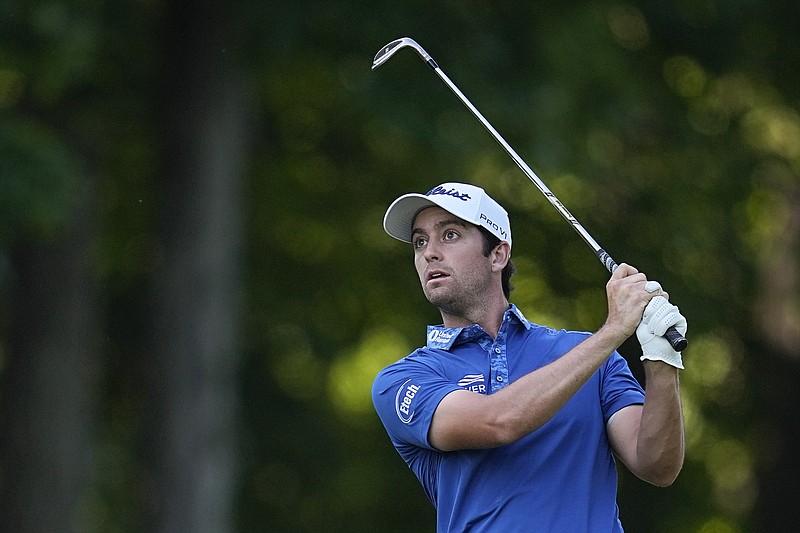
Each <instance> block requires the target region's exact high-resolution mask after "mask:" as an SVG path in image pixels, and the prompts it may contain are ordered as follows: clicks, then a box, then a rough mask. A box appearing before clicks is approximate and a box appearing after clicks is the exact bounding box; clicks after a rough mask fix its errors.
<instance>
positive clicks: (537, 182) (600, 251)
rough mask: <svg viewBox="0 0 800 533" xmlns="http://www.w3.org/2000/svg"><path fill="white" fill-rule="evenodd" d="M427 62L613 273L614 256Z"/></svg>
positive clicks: (433, 62) (458, 92) (438, 69)
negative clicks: (604, 248)
mask: <svg viewBox="0 0 800 533" xmlns="http://www.w3.org/2000/svg"><path fill="white" fill-rule="evenodd" d="M427 63H428V65H429V66H430V67H431V68H432V69H433V71H434V72H436V74H437V75H438V76H439V77H440V78H441V79H442V81H444V82H445V84H446V85H447V86H448V87H449V88H450V90H451V91H453V93H455V95H456V96H457V97H458V99H459V100H461V102H462V103H463V104H464V105H465V106H467V109H469V110H470V112H472V114H473V115H475V117H476V118H477V119H478V120H479V121H480V123H481V124H483V127H484V128H486V130H487V131H488V132H489V133H490V134H491V135H492V137H494V139H495V140H496V141H497V142H498V143H499V144H500V146H502V147H503V149H504V150H505V151H506V152H507V153H508V155H509V156H511V159H513V160H514V162H515V163H516V164H517V166H518V167H519V168H520V170H522V172H523V173H524V174H525V175H526V176H528V179H529V180H531V181H532V182H533V184H534V185H536V188H537V189H539V191H540V192H541V193H542V194H543V195H544V196H545V198H547V200H548V201H549V202H550V204H551V205H552V206H553V207H554V208H555V209H556V211H558V212H559V213H560V214H561V216H562V217H564V220H566V221H567V222H569V223H570V225H571V226H572V228H573V229H574V230H575V231H576V232H577V233H578V235H580V236H581V238H582V239H583V240H584V241H585V242H586V244H588V245H589V247H590V248H591V249H592V251H594V253H595V255H596V256H597V258H598V259H599V260H600V262H601V263H603V265H604V266H605V267H606V268H607V269H608V271H609V272H612V273H613V272H614V270H616V268H617V263H616V261H614V259H612V257H611V256H610V255H609V254H608V253H607V252H606V251H605V250H603V248H602V247H601V246H600V245H599V244H598V243H597V241H596V240H594V238H593V237H592V236H591V235H590V234H589V232H588V231H586V228H584V227H583V225H582V224H581V223H580V222H578V220H577V219H576V218H575V217H574V216H573V215H572V213H570V211H569V210H568V209H567V208H566V207H565V206H564V204H563V203H561V201H560V200H559V199H558V198H557V197H556V195H555V194H553V192H552V191H551V190H550V188H549V187H547V185H545V183H544V182H543V181H542V180H541V179H540V178H539V176H537V175H536V172H534V171H533V170H532V169H531V167H529V166H528V164H527V163H526V162H525V160H524V159H522V158H521V157H520V156H519V154H517V152H516V150H514V148H512V147H511V145H510V144H508V142H507V141H506V140H505V139H504V138H503V136H502V135H500V133H499V132H498V131H497V130H496V129H495V128H494V126H492V124H491V123H490V122H489V121H488V120H486V117H484V116H483V114H482V113H481V112H480V111H478V108H476V107H475V106H474V105H472V102H470V101H469V98H467V97H466V96H465V95H464V93H462V92H461V90H460V89H459V88H458V87H457V86H456V84H455V83H453V81H452V80H451V79H450V78H449V77H448V76H447V74H445V73H444V71H442V69H441V68H439V66H438V65H437V64H436V61H434V60H433V59H429V60H428V61H427Z"/></svg>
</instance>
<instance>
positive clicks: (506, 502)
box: [372, 183, 686, 533]
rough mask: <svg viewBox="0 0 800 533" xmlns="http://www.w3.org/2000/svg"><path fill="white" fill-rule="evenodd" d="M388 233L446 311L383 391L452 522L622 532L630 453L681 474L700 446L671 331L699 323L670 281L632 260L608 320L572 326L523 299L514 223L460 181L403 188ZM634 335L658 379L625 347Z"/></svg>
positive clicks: (642, 466)
mask: <svg viewBox="0 0 800 533" xmlns="http://www.w3.org/2000/svg"><path fill="white" fill-rule="evenodd" d="M384 229H385V230H386V232H387V233H388V234H389V235H391V236H392V237H395V238H397V239H399V240H401V241H404V242H408V243H410V244H411V246H412V249H413V251H414V265H415V267H416V270H417V275H418V276H419V281H420V283H421V285H422V290H423V292H424V294H425V296H426V298H427V299H428V301H430V303H431V304H433V305H434V306H436V307H437V308H438V309H439V311H440V312H441V316H442V321H443V323H442V324H441V325H435V326H428V330H427V343H426V345H425V346H424V347H422V348H419V349H417V350H415V351H414V352H413V353H411V354H410V355H408V356H407V357H405V358H403V359H401V360H399V361H398V362H396V363H394V364H392V365H390V366H388V367H387V368H385V369H384V370H382V371H381V372H380V373H379V374H378V376H377V377H376V378H375V381H374V383H373V387H372V398H373V403H374V405H375V409H376V411H377V413H378V415H379V416H380V419H381V421H382V422H383V425H384V427H385V428H386V431H387V432H388V434H389V437H390V438H391V441H392V444H393V445H394V447H395V448H396V449H397V451H398V453H399V454H400V456H401V457H402V458H403V459H404V460H405V462H406V464H407V465H408V466H409V468H411V470H412V471H413V472H414V474H416V476H417V478H418V479H419V481H420V483H421V484H422V486H423V488H424V490H425V493H426V495H427V496H428V498H429V499H430V501H431V502H432V503H433V505H434V507H435V508H436V514H437V531H438V532H440V533H444V532H467V531H469V532H471V533H479V532H491V533H516V532H531V531H536V532H555V533H568V532H581V533H587V532H592V533H594V532H617V531H622V524H621V521H620V517H619V509H618V507H617V502H616V493H617V473H616V462H615V461H616V460H615V458H616V459H619V460H620V461H622V463H623V464H624V465H625V466H626V467H627V468H628V469H629V470H630V471H631V472H633V473H634V474H635V475H636V476H638V477H639V478H641V479H643V480H644V481H646V482H649V483H652V484H654V485H657V486H662V487H666V486H668V485H670V484H672V482H673V481H674V480H675V478H676V477H677V475H678V473H679V472H680V470H681V467H682V465H683V455H684V437H683V417H682V414H681V403H680V391H679V382H678V369H682V368H683V364H682V361H681V354H680V353H678V352H675V351H674V350H673V349H672V347H671V346H670V344H669V342H668V341H667V340H665V339H664V338H662V337H661V336H660V335H662V334H663V333H664V332H665V331H666V330H667V328H668V327H669V326H673V325H674V326H676V328H677V329H678V331H680V332H681V333H682V334H685V333H686V319H685V318H684V317H683V316H682V315H681V314H680V312H679V310H678V308H677V307H675V306H674V305H672V304H670V303H669V301H668V295H667V293H665V292H663V291H662V290H661V287H660V285H659V284H658V283H657V282H654V281H648V280H647V278H646V277H645V275H644V274H643V273H641V272H639V271H637V269H635V268H634V267H632V266H630V265H626V264H621V265H620V266H619V268H617V270H616V271H615V272H614V273H613V274H612V275H611V279H610V280H609V281H608V283H607V284H606V295H607V299H608V316H607V317H606V320H605V323H604V324H603V325H602V327H600V329H598V330H597V331H596V332H594V333H583V332H574V331H564V330H561V331H556V330H553V329H550V328H548V327H545V326H541V325H538V324H534V323H532V322H530V321H529V320H528V319H526V318H525V315H524V314H523V313H522V311H521V310H520V309H518V308H517V307H516V306H515V305H513V304H511V303H509V295H510V292H511V286H510V282H509V279H510V277H511V274H512V273H513V270H514V267H513V265H512V263H511V226H510V224H509V220H508V215H507V213H506V211H505V210H504V209H503V208H502V207H501V206H500V205H499V204H498V203H497V202H495V201H494V200H493V199H492V198H490V197H489V196H488V195H487V194H486V193H485V191H484V190H483V189H481V188H479V187H475V186H472V185H467V184H463V183H445V184H442V185H440V186H438V187H435V188H433V189H431V190H430V191H428V192H427V193H426V194H416V193H412V194H406V195H404V196H401V197H400V198H398V199H397V200H395V201H394V202H393V203H392V204H391V206H390V207H389V209H388V210H387V211H386V215H385V217H384ZM634 332H635V333H636V335H637V338H638V340H639V342H640V343H641V345H642V353H643V356H642V361H643V363H642V364H643V365H644V373H645V378H646V380H645V383H646V390H643V389H642V387H641V386H640V385H639V383H638V382H637V381H636V379H635V378H634V377H633V375H632V374H631V371H630V369H629V367H628V365H627V363H626V361H625V360H624V359H623V358H622V357H621V356H620V355H619V353H617V351H616V350H617V348H619V346H620V345H621V344H622V343H623V341H625V340H626V339H627V338H628V337H630V336H631V335H632V334H633V333H634ZM398 355H399V354H398Z"/></svg>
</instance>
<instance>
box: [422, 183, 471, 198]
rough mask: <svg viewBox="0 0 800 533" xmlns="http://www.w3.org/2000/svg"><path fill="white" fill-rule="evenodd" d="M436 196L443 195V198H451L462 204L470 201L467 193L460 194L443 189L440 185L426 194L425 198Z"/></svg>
mask: <svg viewBox="0 0 800 533" xmlns="http://www.w3.org/2000/svg"><path fill="white" fill-rule="evenodd" d="M437 194H443V195H445V196H453V197H455V198H458V199H459V200H461V201H464V202H468V201H469V200H471V199H472V197H471V196H470V195H469V194H467V193H461V192H459V191H458V190H457V189H445V188H444V187H442V186H441V185H440V186H437V187H434V188H433V189H431V190H429V191H428V192H426V193H425V196H434V195H437Z"/></svg>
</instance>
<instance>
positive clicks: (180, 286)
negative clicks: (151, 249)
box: [147, 2, 247, 533]
mask: <svg viewBox="0 0 800 533" xmlns="http://www.w3.org/2000/svg"><path fill="white" fill-rule="evenodd" d="M171 10H172V11H171V14H170V17H169V19H168V24H167V27H166V33H167V35H168V38H167V42H166V50H167V59H168V60H167V62H166V72H165V87H164V93H163V94H164V95H165V100H166V101H165V111H166V115H165V125H166V129H165V132H164V146H165V153H164V161H165V174H164V186H165V189H164V194H163V198H164V205H163V209H162V214H161V218H162V225H161V230H160V240H161V245H162V262H161V264H160V266H159V269H158V272H157V274H156V278H155V291H154V295H153V304H154V323H155V328H154V333H153V334H154V339H153V340H154V344H153V350H152V353H151V354H149V356H150V357H152V373H151V374H150V383H149V386H150V388H151V391H152V395H151V401H153V405H152V407H153V410H154V411H153V412H154V415H155V416H153V417H152V425H151V426H150V428H149V439H148V443H147V446H148V447H149V453H148V455H149V456H150V457H151V459H152V460H153V465H154V468H155V472H156V473H155V476H156V480H157V481H156V490H157V494H156V499H155V501H156V502H157V508H156V509H155V514H154V516H153V517H152V520H153V528H152V529H153V530H154V531H158V532H162V533H178V532H180V533H183V532H187V531H191V532H192V533H204V532H207V533H225V532H226V531H231V530H232V528H233V505H234V501H235V497H236V494H237V488H238V485H237V481H238V476H237V470H238V468H237V466H238V465H237V453H236V447H237V439H236V435H237V431H238V422H237V417H238V397H237V381H236V379H237V370H238V363H239V354H238V351H237V350H238V345H237V342H238V323H239V320H238V317H239V294H240V290H241V286H240V275H239V274H240V273H239V268H240V262H241V261H240V259H241V258H240V255H239V252H240V241H241V231H242V230H241V221H240V216H241V210H242V205H241V197H240V194H241V175H240V174H241V171H242V159H243V157H244V154H245V144H246V143H245V137H246V135H245V134H246V129H247V121H246V98H245V97H244V90H243V88H242V85H241V84H240V83H239V81H240V80H237V79H235V77H234V73H233V72H232V69H231V66H230V65H229V64H228V63H227V60H228V59H229V57H228V56H227V55H226V50H225V43H224V38H225V28H226V22H225V17H224V14H223V13H219V12H217V11H216V10H215V9H212V8H209V7H208V6H207V4H206V3H201V4H197V5H195V4H192V3H184V2H177V3H173V4H172V6H171Z"/></svg>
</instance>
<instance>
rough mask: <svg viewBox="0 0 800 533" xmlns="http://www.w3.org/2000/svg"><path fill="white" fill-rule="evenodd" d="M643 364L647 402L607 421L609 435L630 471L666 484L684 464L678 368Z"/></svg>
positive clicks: (624, 409)
mask: <svg viewBox="0 0 800 533" xmlns="http://www.w3.org/2000/svg"><path fill="white" fill-rule="evenodd" d="M643 364H644V370H645V401H644V405H643V406H642V405H630V406H628V407H624V408H622V409H620V410H619V411H618V412H617V413H616V414H614V416H613V417H612V418H611V420H610V421H609V423H608V438H609V441H610V442H611V446H612V448H613V449H614V452H615V453H616V454H617V456H618V457H619V458H620V459H621V460H622V462H623V463H625V466H626V467H627V468H628V470H630V471H631V472H632V473H633V474H635V475H636V476H637V477H639V478H641V479H643V480H645V481H647V482H649V483H652V484H653V485H657V486H660V487H666V486H669V485H671V484H672V483H673V482H674V481H675V478H677V476H678V473H679V472H680V471H681V468H682V467H683V456H684V432H683V414H682V411H681V400H680V384H679V379H678V369H677V368H675V367H673V366H670V365H668V364H666V363H663V362H661V361H644V362H643Z"/></svg>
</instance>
